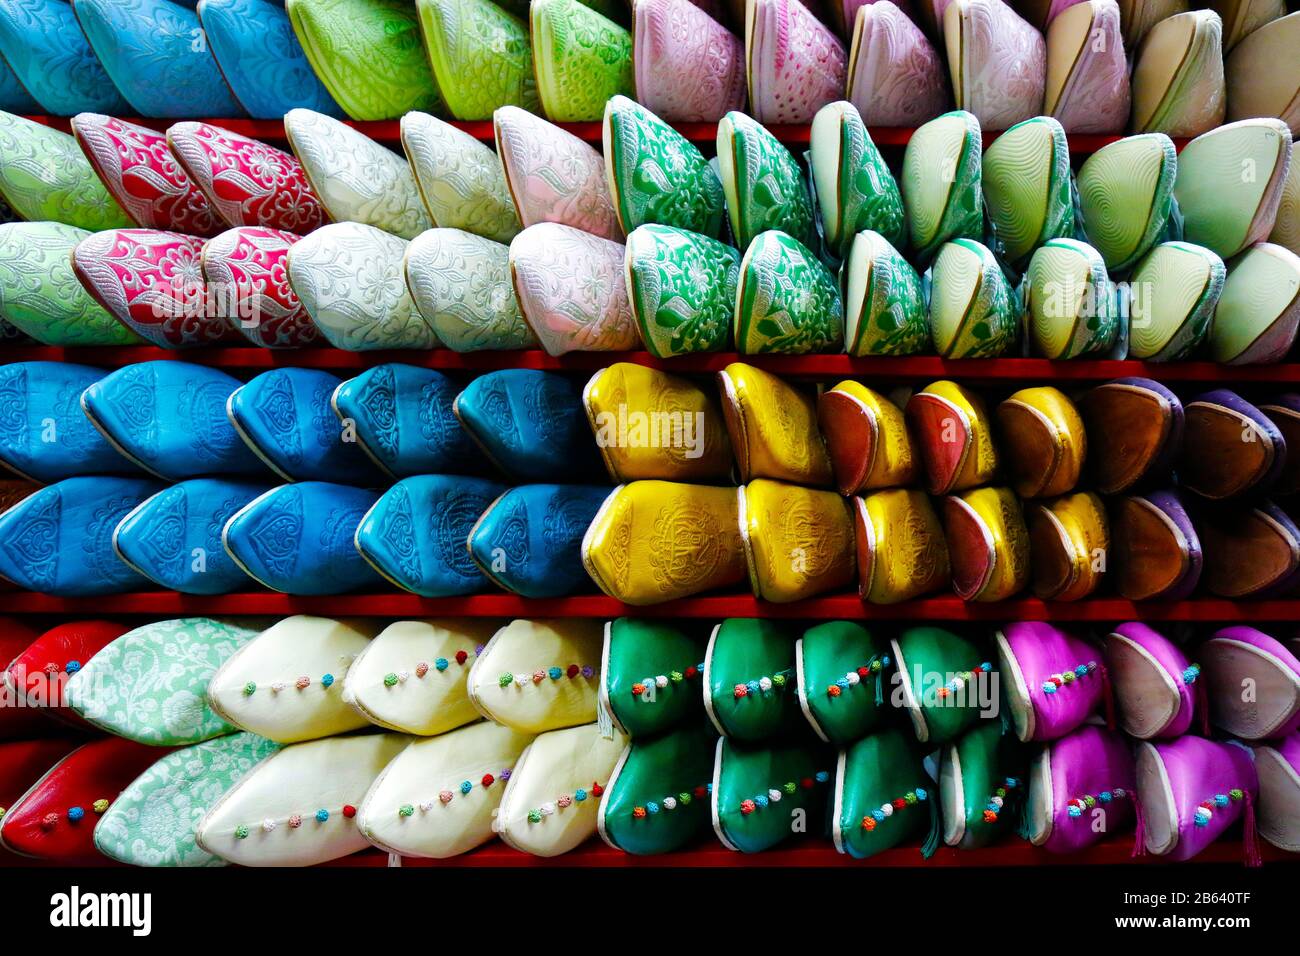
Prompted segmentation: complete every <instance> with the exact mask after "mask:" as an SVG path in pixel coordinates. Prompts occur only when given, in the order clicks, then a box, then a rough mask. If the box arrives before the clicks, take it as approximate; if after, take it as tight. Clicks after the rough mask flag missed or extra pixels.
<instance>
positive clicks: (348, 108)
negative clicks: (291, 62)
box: [207, 0, 446, 158]
mask: <svg viewBox="0 0 1300 956" xmlns="http://www.w3.org/2000/svg"><path fill="white" fill-rule="evenodd" d="M284 8H285V11H286V12H287V13H288V14H289V22H290V23H292V24H293V32H294V33H295V34H296V35H297V37H298V42H299V43H300V44H302V49H303V52H304V53H306V54H307V60H308V62H310V63H311V68H312V71H313V72H314V73H315V74H316V76H317V77H318V78H319V79H320V81H321V83H323V84H324V86H325V89H327V90H328V91H329V93H330V95H331V96H332V97H333V98H334V101H335V102H336V103H338V105H339V106H340V107H342V108H343V112H345V113H346V114H347V115H348V116H350V117H351V118H352V119H354V120H392V119H397V118H398V117H399V116H402V115H403V114H404V113H406V112H408V111H410V110H423V111H425V112H427V113H440V112H442V111H443V109H444V107H445V105H446V104H445V103H444V102H443V98H442V94H441V93H440V92H439V91H438V84H437V83H436V82H435V81H434V78H433V71H432V70H430V68H429V57H428V54H427V53H425V48H424V44H423V43H422V42H421V41H420V22H419V17H418V16H417V14H416V10H415V8H414V6H413V5H412V4H411V3H409V2H408V0H285V4H284ZM207 115H210V116H220V115H221V114H220V113H209V114H207ZM295 152H296V150H295ZM299 158H301V157H299Z"/></svg>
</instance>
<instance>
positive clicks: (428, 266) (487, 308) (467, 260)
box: [403, 229, 539, 352]
mask: <svg viewBox="0 0 1300 956" xmlns="http://www.w3.org/2000/svg"><path fill="white" fill-rule="evenodd" d="M403 267H404V271H405V273H406V286H407V289H408V291H409V292H410V293H411V300H412V301H413V302H414V303H415V308H416V311H417V312H419V314H420V317H421V318H422V319H424V321H425V322H426V323H427V324H428V325H429V326H430V328H432V329H433V331H434V334H435V335H437V336H438V339H439V341H441V342H442V344H443V345H445V346H446V347H447V348H449V349H451V350H452V351H455V352H478V351H485V350H489V351H490V350H500V349H510V350H513V349H527V348H537V347H538V345H539V342H538V340H537V336H536V335H534V334H533V330H532V329H531V328H529V326H528V324H527V323H526V322H525V321H524V317H523V315H522V314H520V312H519V304H518V302H517V301H516V299H515V293H514V288H513V287H512V285H511V283H510V248H509V247H508V246H505V245H503V244H501V243H499V242H494V241H493V240H491V239H487V238H484V237H483V236H476V235H474V234H473V233H471V232H465V231H463V230H460V229H430V230H429V231H428V232H423V233H421V234H420V235H418V236H416V237H415V239H413V240H412V241H411V244H410V245H409V246H408V247H407V249H406V258H405V260H404V262H403Z"/></svg>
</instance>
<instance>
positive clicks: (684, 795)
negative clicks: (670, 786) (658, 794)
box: [632, 783, 713, 820]
mask: <svg viewBox="0 0 1300 956" xmlns="http://www.w3.org/2000/svg"><path fill="white" fill-rule="evenodd" d="M712 792H713V784H711V783H706V784H704V785H703V786H701V787H696V788H695V792H694V793H693V794H692V793H688V792H687V791H685V790H683V791H682V792H681V793H679V794H677V795H676V796H672V795H671V794H670V795H669V796H666V797H664V798H663V799H662V800H660V801H658V802H655V801H654V800H647V801H646V802H645V804H644V805H642V806H636V807H633V808H632V818H633V819H634V820H644V819H646V817H652V816H654V815H655V814H656V813H658V812H659V811H660V810H669V811H672V810H676V809H677V808H678V807H688V806H690V804H691V801H692V800H703V799H704V798H705V797H707V796H708V795H709V794H710V793H712Z"/></svg>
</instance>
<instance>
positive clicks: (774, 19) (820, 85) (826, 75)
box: [745, 0, 848, 124]
mask: <svg viewBox="0 0 1300 956" xmlns="http://www.w3.org/2000/svg"><path fill="white" fill-rule="evenodd" d="M745 60H746V74H747V76H748V78H749V108H750V110H751V112H752V113H753V114H754V118H755V119H756V120H758V122H760V123H773V124H783V123H810V122H812V118H813V114H815V113H816V112H817V110H819V109H821V107H822V106H824V105H825V104H827V103H829V102H831V101H832V100H837V99H839V98H841V97H842V96H843V95H844V85H845V78H846V75H847V67H848V62H847V61H848V56H847V55H846V53H845V51H844V44H843V43H841V42H840V40H839V38H838V37H836V36H835V34H834V33H832V32H831V29H830V27H828V26H826V25H825V24H824V23H822V22H821V21H820V20H818V19H817V17H816V16H815V15H814V14H813V13H812V11H810V10H809V9H808V8H807V7H806V6H804V5H803V4H802V3H800V2H799V0H747V2H746V4H745Z"/></svg>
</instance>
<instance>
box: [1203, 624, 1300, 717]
mask: <svg viewBox="0 0 1300 956" xmlns="http://www.w3.org/2000/svg"><path fill="white" fill-rule="evenodd" d="M1197 653H1198V654H1199V655H1200V659H1201V664H1202V667H1203V668H1204V679H1205V681H1206V695H1207V696H1208V698H1209V701H1210V720H1211V721H1212V722H1213V723H1214V725H1215V726H1216V727H1220V728H1222V729H1223V730H1226V731H1227V732H1228V733H1230V734H1232V735H1233V736H1234V737H1241V738H1242V739H1243V740H1262V739H1264V738H1280V737H1286V736H1289V735H1290V734H1293V733H1295V731H1296V729H1297V728H1300V660H1297V659H1296V657H1295V655H1294V654H1292V653H1291V652H1290V651H1289V650H1287V648H1286V646H1285V645H1284V644H1282V643H1281V642H1279V641H1276V640H1274V639H1273V638H1272V637H1269V636H1268V635H1267V634H1265V633H1263V632H1262V631H1257V630H1255V629H1254V628H1253V627H1226V628H1224V629H1223V630H1221V631H1216V632H1215V634H1214V636H1213V637H1212V638H1210V639H1209V640H1208V641H1206V642H1205V643H1204V644H1202V645H1201V646H1200V647H1199V648H1197ZM1246 686H1251V687H1254V688H1256V690H1257V694H1256V695H1250V696H1249V697H1248V695H1245V694H1243V693H1242V689H1243V688H1245V687H1246ZM1247 697H1248V699H1243V698H1247Z"/></svg>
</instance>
